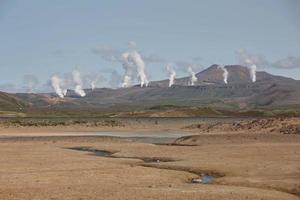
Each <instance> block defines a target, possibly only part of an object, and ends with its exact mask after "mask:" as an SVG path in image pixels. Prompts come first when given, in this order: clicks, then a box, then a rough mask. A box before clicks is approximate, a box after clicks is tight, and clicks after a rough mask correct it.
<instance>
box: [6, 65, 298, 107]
mask: <svg viewBox="0 0 300 200" xmlns="http://www.w3.org/2000/svg"><path fill="white" fill-rule="evenodd" d="M225 68H226V69H227V71H228V84H225V83H224V81H223V70H222V69H220V68H218V66H217V65H212V66H211V67H209V68H207V69H206V70H204V71H202V72H199V73H197V74H196V77H197V78H198V81H197V82H196V83H195V85H194V86H189V85H188V83H189V80H190V77H183V78H178V79H176V80H175V84H174V85H173V86H172V87H168V80H162V81H153V82H150V84H149V86H148V87H144V88H141V87H139V86H133V87H130V88H119V89H109V88H97V89H95V90H91V89H86V90H85V92H86V94H87V95H86V97H83V98H81V97H78V96H77V95H76V94H75V93H74V91H72V90H69V91H68V95H67V96H66V97H65V98H64V99H61V98H58V97H57V95H56V94H54V93H44V94H26V93H23V94H14V95H12V94H5V95H7V96H5V95H4V93H3V95H4V96H5V97H6V98H2V99H3V100H1V96H0V102H3V103H2V104H0V108H2V107H3V106H5V107H7V108H15V107H16V105H17V103H19V104H20V105H22V106H23V107H25V109H26V110H27V111H32V110H44V111H45V110H46V111H60V112H69V111H78V112H79V113H81V112H83V111H85V112H90V113H97V112H100V113H105V112H121V111H123V112H130V111H137V110H149V109H150V110H151V109H152V110H153V108H155V109H158V108H166V107H164V106H167V107H168V106H170V107H168V108H169V109H170V108H172V109H174V107H175V108H177V107H211V108H217V109H223V110H224V109H225V110H245V109H260V108H263V109H274V108H275V107H276V108H283V109H285V108H292V109H293V108H296V109H299V108H300V101H299V99H300V81H298V80H294V79H291V78H286V77H282V76H274V75H271V74H269V73H266V72H257V73H256V76H257V81H256V82H254V83H252V81H251V79H250V74H249V70H248V69H247V68H246V67H243V66H239V65H228V66H225ZM3 95H2V96H3ZM9 98H11V99H10V100H7V99H9ZM5 99H6V100H5ZM13 102H16V103H13ZM155 109H154V110H155Z"/></svg>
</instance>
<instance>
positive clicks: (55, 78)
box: [51, 75, 66, 98]
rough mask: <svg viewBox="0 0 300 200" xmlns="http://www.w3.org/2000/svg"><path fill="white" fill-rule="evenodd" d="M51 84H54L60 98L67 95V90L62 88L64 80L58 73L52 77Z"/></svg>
mask: <svg viewBox="0 0 300 200" xmlns="http://www.w3.org/2000/svg"><path fill="white" fill-rule="evenodd" d="M51 85H52V87H53V89H54V91H55V93H56V94H57V95H58V96H59V97H60V98H64V97H65V95H66V92H64V91H63V89H62V88H61V85H62V80H61V79H60V78H59V77H58V76H57V75H54V76H52V77H51Z"/></svg>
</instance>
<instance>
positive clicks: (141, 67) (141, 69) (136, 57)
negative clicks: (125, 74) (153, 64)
mask: <svg viewBox="0 0 300 200" xmlns="http://www.w3.org/2000/svg"><path fill="white" fill-rule="evenodd" d="M130 55H131V58H132V60H133V62H134V64H135V65H136V67H137V73H138V74H137V75H138V78H139V79H140V85H141V87H143V86H146V87H147V86H148V83H149V81H148V79H147V76H146V73H145V63H144V61H143V59H142V57H141V55H140V54H139V53H138V52H137V51H133V52H132V53H131V54H130Z"/></svg>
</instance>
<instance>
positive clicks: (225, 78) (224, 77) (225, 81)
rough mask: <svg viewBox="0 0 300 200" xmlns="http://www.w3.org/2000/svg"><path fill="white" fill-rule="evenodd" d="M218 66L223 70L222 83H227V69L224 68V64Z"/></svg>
mask: <svg viewBox="0 0 300 200" xmlns="http://www.w3.org/2000/svg"><path fill="white" fill-rule="evenodd" d="M218 68H220V69H222V70H223V80H224V83H225V84H227V83H228V71H227V69H226V68H225V66H222V65H219V66H218Z"/></svg>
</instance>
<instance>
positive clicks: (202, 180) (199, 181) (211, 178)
mask: <svg viewBox="0 0 300 200" xmlns="http://www.w3.org/2000/svg"><path fill="white" fill-rule="evenodd" d="M215 179H216V177H214V176H210V175H203V176H201V177H200V178H196V179H193V180H192V183H194V184H208V183H211V182H213V181H214V180H215Z"/></svg>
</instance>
